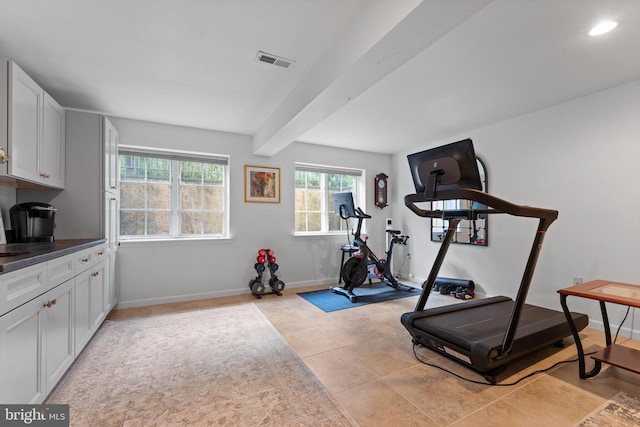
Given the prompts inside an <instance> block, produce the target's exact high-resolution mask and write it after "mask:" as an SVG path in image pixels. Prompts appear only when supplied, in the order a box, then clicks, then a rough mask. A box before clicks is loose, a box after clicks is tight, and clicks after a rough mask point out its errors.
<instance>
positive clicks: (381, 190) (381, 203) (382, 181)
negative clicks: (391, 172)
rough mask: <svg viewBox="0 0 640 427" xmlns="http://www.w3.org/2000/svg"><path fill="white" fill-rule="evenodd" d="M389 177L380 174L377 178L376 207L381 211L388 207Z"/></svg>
mask: <svg viewBox="0 0 640 427" xmlns="http://www.w3.org/2000/svg"><path fill="white" fill-rule="evenodd" d="M387 178H389V177H388V176H387V175H385V174H383V173H379V174H378V175H376V178H375V198H376V199H375V200H376V206H377V207H379V208H380V209H382V208H384V207H385V206H387V188H388V185H387Z"/></svg>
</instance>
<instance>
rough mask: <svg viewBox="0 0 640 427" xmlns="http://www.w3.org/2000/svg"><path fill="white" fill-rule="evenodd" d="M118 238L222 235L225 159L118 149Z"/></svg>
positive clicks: (225, 224) (225, 199) (225, 232)
mask: <svg viewBox="0 0 640 427" xmlns="http://www.w3.org/2000/svg"><path fill="white" fill-rule="evenodd" d="M119 158H120V236H121V237H123V238H135V239H140V238H142V239H146V238H189V237H224V236H227V235H228V229H229V226H228V224H229V221H228V195H227V194H228V191H227V187H228V185H227V182H228V178H227V172H228V171H227V169H228V168H227V164H228V158H227V157H222V156H211V155H207V154H199V153H187V152H174V151H161V150H150V149H146V148H140V147H120V150H119Z"/></svg>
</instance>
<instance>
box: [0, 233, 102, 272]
mask: <svg viewBox="0 0 640 427" xmlns="http://www.w3.org/2000/svg"><path fill="white" fill-rule="evenodd" d="M106 241H107V239H68V240H56V241H54V242H52V243H8V244H6V245H0V274H2V273H6V272H9V271H14V270H18V269H20V268H24V267H28V266H30V265H34V264H38V263H41V262H45V261H49V260H50V259H54V258H58V257H61V256H64V255H68V254H70V253H73V252H77V251H80V250H82V249H86V248H90V247H91V246H96V245H99V244H101V243H104V242H106Z"/></svg>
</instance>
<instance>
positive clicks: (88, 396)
mask: <svg viewBox="0 0 640 427" xmlns="http://www.w3.org/2000/svg"><path fill="white" fill-rule="evenodd" d="M47 403H63V404H69V405H70V418H71V425H72V426H185V425H189V426H211V425H229V426H231V425H233V426H293V425H314V426H322V425H325V426H349V425H353V422H352V421H351V419H350V418H349V417H348V416H347V415H345V414H344V413H343V412H342V410H341V409H340V406H339V405H338V404H337V403H336V401H335V400H333V398H332V397H331V396H330V395H329V393H328V392H327V391H326V389H325V388H324V386H323V385H322V384H321V383H320V382H319V381H318V379H317V378H316V377H315V376H314V375H313V373H311V371H310V370H309V369H308V368H307V367H306V365H305V364H304V362H302V360H301V359H300V358H299V357H298V356H297V355H296V354H295V353H294V352H293V350H292V349H291V348H290V347H289V346H288V345H287V343H286V342H285V341H284V339H283V338H282V336H280V334H279V333H278V332H277V331H276V330H275V328H274V327H273V326H272V325H271V323H269V321H268V320H267V319H266V318H265V317H264V315H263V314H262V313H261V312H260V310H259V309H258V308H257V307H256V306H255V305H254V304H246V305H238V306H231V307H221V308H215V309H209V310H200V311H194V312H188V313H179V314H171V315H164V316H157V317H152V318H138V319H130V320H122V321H113V322H111V321H107V322H105V323H104V325H103V326H102V327H101V328H100V330H99V331H98V332H97V333H96V336H95V337H94V339H93V340H92V341H91V342H90V343H89V345H88V346H87V348H86V349H85V350H84V352H83V353H82V354H81V355H80V357H79V358H78V359H77V360H76V362H75V364H74V365H73V366H72V368H71V369H70V370H69V372H68V373H67V375H66V376H65V377H64V378H63V380H62V381H61V382H60V384H59V385H58V387H57V388H56V389H55V390H54V391H53V393H52V394H51V395H50V396H49V398H48V400H47Z"/></svg>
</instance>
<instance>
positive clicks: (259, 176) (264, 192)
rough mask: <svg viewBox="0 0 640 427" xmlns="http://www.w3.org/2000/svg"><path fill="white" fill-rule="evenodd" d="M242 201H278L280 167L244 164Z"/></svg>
mask: <svg viewBox="0 0 640 427" xmlns="http://www.w3.org/2000/svg"><path fill="white" fill-rule="evenodd" d="M244 201H245V202H257V203H280V168H274V167H270V166H254V165H244Z"/></svg>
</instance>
